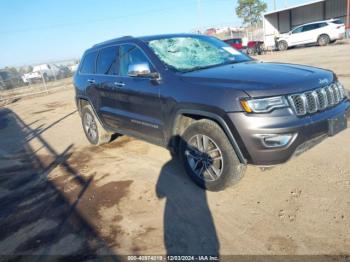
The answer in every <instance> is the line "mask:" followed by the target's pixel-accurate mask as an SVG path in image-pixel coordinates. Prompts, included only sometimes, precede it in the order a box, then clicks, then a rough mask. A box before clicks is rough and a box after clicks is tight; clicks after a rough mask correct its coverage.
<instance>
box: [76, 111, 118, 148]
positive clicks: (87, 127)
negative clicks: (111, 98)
mask: <svg viewBox="0 0 350 262" xmlns="http://www.w3.org/2000/svg"><path fill="white" fill-rule="evenodd" d="M81 120H82V125H83V129H84V133H85V135H86V138H87V139H88V140H89V142H90V144H92V145H96V146H98V145H103V144H105V143H108V142H109V141H111V138H112V134H111V133H109V132H107V131H106V130H105V129H104V128H103V127H102V125H101V123H100V122H99V120H98V118H97V117H96V115H95V113H94V111H93V109H92V107H91V106H90V105H85V106H84V107H83V109H82V114H81Z"/></svg>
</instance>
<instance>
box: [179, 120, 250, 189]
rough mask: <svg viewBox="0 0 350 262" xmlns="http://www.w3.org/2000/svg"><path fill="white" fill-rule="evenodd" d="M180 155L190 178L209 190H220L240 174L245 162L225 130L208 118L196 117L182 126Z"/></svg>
mask: <svg viewBox="0 0 350 262" xmlns="http://www.w3.org/2000/svg"><path fill="white" fill-rule="evenodd" d="M180 158H181V160H182V163H183V165H184V167H185V169H186V172H187V173H188V175H189V176H190V177H191V178H192V179H193V181H194V182H195V183H197V184H198V185H199V186H200V187H203V188H205V189H208V190H211V191H219V190H223V189H224V188H226V187H228V186H229V185H232V184H235V183H237V182H238V181H239V180H240V179H241V178H242V177H243V175H244V170H245V168H244V167H245V166H244V165H242V164H241V163H240V161H239V159H238V157H237V155H236V153H235V151H234V149H233V147H232V146H231V143H230V141H229V140H228V138H227V136H226V134H225V133H224V132H223V130H222V129H221V128H220V126H219V125H218V124H216V123H215V122H213V121H211V120H207V119H203V120H199V121H196V122H194V123H193V124H191V125H190V126H189V127H188V128H187V129H186V130H185V132H184V134H183V136H182V138H181V140H180Z"/></svg>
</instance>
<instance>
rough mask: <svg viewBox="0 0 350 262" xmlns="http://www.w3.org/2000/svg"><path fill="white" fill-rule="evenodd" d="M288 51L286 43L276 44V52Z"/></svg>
mask: <svg viewBox="0 0 350 262" xmlns="http://www.w3.org/2000/svg"><path fill="white" fill-rule="evenodd" d="M287 49H288V44H287V42H286V41H280V42H278V50H280V51H285V50H287Z"/></svg>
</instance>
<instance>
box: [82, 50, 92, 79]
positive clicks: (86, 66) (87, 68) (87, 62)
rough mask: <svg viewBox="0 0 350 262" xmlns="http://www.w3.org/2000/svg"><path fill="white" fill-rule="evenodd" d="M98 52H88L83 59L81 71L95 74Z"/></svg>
mask: <svg viewBox="0 0 350 262" xmlns="http://www.w3.org/2000/svg"><path fill="white" fill-rule="evenodd" d="M95 59H96V52H91V53H87V54H86V55H85V58H84V60H83V64H82V66H81V69H80V73H83V74H93V73H94V72H95Z"/></svg>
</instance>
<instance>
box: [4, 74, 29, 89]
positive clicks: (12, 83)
mask: <svg viewBox="0 0 350 262" xmlns="http://www.w3.org/2000/svg"><path fill="white" fill-rule="evenodd" d="M23 84H24V83H23V81H22V79H21V78H20V76H19V75H17V74H16V73H12V72H10V71H6V70H0V90H6V89H11V88H14V87H20V86H23Z"/></svg>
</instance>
